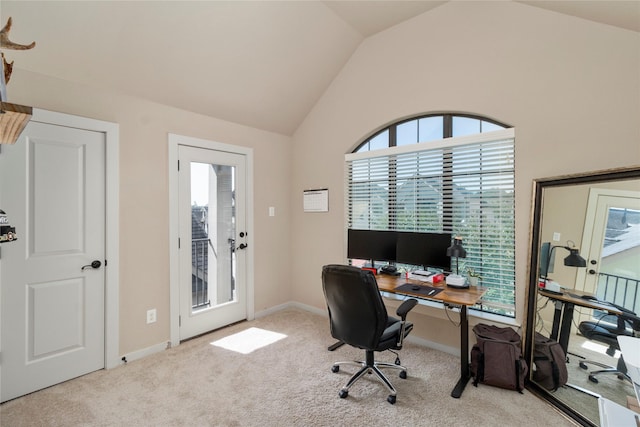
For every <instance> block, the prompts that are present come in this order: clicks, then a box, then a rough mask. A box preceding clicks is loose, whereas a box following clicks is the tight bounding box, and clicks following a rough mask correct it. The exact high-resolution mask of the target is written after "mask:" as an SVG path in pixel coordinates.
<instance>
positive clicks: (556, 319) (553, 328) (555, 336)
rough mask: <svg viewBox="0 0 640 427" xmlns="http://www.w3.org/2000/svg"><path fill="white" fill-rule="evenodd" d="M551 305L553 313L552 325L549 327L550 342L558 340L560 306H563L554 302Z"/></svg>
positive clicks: (558, 302) (560, 316)
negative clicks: (553, 309) (553, 307)
mask: <svg viewBox="0 0 640 427" xmlns="http://www.w3.org/2000/svg"><path fill="white" fill-rule="evenodd" d="M553 305H554V306H555V311H554V312H553V325H552V326H551V336H550V338H551V339H552V340H556V341H557V340H558V332H559V331H560V319H561V318H562V306H563V305H564V304H563V303H562V301H554V302H553Z"/></svg>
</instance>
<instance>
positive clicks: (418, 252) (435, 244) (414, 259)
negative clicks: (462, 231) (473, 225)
mask: <svg viewBox="0 0 640 427" xmlns="http://www.w3.org/2000/svg"><path fill="white" fill-rule="evenodd" d="M449 246H451V233H420V232H408V231H399V232H398V240H397V246H396V261H397V262H399V263H402V264H410V265H419V266H422V267H423V268H428V267H432V268H438V269H442V270H445V271H449V270H451V257H448V256H447V248H448V247H449Z"/></svg>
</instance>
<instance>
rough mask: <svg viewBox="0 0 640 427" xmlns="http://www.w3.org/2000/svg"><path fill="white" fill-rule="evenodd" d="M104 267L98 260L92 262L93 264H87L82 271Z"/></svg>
mask: <svg viewBox="0 0 640 427" xmlns="http://www.w3.org/2000/svg"><path fill="white" fill-rule="evenodd" d="M101 265H102V263H101V262H100V261H98V260H95V261H92V262H91V264H87V265H84V266H82V268H81V270H82V271H84V269H85V268H89V267H91V268H100V266H101Z"/></svg>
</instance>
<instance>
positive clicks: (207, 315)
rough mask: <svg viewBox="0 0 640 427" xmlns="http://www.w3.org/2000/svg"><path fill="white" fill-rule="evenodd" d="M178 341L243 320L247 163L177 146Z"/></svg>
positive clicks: (226, 155) (221, 153) (232, 156)
mask: <svg viewBox="0 0 640 427" xmlns="http://www.w3.org/2000/svg"><path fill="white" fill-rule="evenodd" d="M178 158H179V172H178V175H179V178H178V181H179V184H178V185H179V190H178V192H179V195H178V199H179V218H180V225H179V228H180V231H179V234H180V238H179V258H180V261H179V264H180V268H179V275H180V298H179V299H180V302H179V305H180V309H179V310H180V326H179V329H180V333H179V335H180V340H184V339H187V338H190V337H193V336H196V335H199V334H202V333H204V332H208V331H211V330H213V329H217V328H220V327H222V326H226V325H229V324H231V323H234V322H237V321H240V320H244V319H246V317H247V302H246V299H247V295H246V293H247V287H246V256H245V254H246V248H247V247H248V236H247V228H246V215H245V209H246V159H245V156H244V155H242V154H237V153H229V152H224V151H216V150H209V149H204V148H198V147H192V146H186V145H179V146H178Z"/></svg>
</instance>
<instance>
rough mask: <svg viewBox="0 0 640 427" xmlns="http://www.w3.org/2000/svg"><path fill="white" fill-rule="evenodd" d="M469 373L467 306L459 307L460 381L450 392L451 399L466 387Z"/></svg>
mask: <svg viewBox="0 0 640 427" xmlns="http://www.w3.org/2000/svg"><path fill="white" fill-rule="evenodd" d="M470 378H471V373H470V370H469V321H468V319H467V306H466V305H463V306H461V307H460V379H459V380H458V383H457V384H456V386H455V387H454V388H453V391H452V392H451V397H455V398H456V399H458V398H459V397H460V396H462V392H463V391H464V388H465V387H466V385H467V383H468V382H469V379H470Z"/></svg>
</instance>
